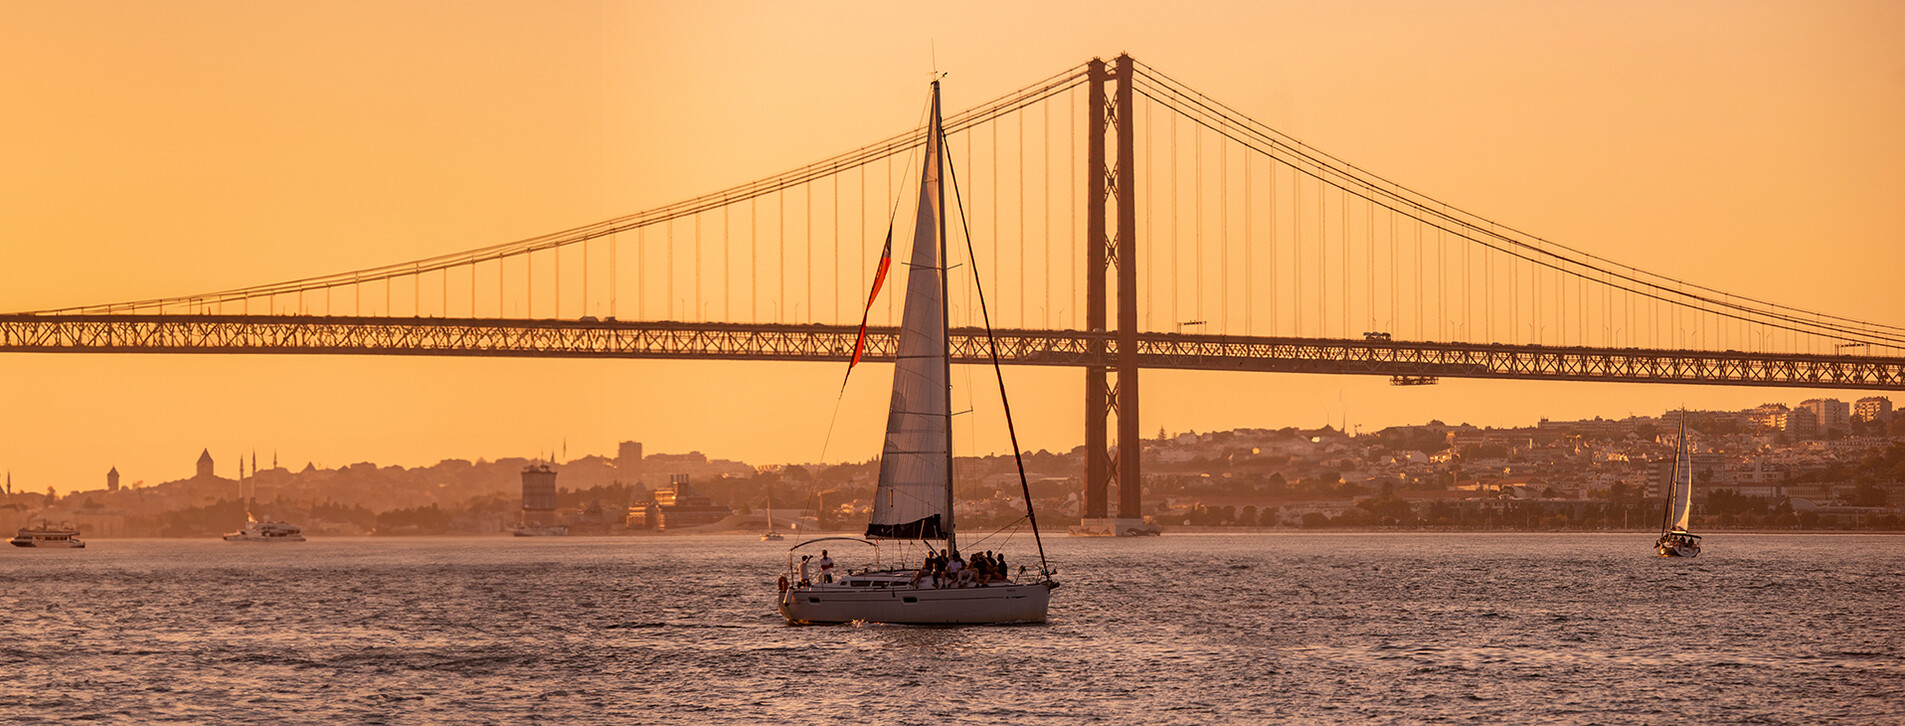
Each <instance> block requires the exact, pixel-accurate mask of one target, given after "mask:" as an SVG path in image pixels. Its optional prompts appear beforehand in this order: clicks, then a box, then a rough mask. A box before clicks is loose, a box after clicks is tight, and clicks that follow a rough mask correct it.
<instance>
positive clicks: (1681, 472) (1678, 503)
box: [1667, 412, 1693, 532]
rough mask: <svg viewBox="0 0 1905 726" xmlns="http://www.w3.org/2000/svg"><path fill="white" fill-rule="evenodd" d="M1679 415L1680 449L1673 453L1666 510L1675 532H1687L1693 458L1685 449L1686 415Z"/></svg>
mask: <svg viewBox="0 0 1905 726" xmlns="http://www.w3.org/2000/svg"><path fill="white" fill-rule="evenodd" d="M1680 415H1681V421H1680V448H1679V449H1678V450H1676V451H1675V452H1674V465H1673V499H1672V501H1671V503H1669V505H1668V507H1669V508H1668V510H1667V516H1668V517H1669V518H1671V519H1672V520H1673V531H1675V532H1685V531H1687V524H1688V521H1689V520H1691V519H1692V518H1693V456H1692V452H1691V451H1690V450H1689V449H1688V448H1687V422H1686V413H1685V412H1682V413H1681V414H1680Z"/></svg>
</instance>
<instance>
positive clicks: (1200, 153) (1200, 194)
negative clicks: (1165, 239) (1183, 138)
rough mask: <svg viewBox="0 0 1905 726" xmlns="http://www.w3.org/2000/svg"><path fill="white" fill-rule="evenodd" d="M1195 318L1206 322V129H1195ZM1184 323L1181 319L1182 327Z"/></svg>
mask: <svg viewBox="0 0 1905 726" xmlns="http://www.w3.org/2000/svg"><path fill="white" fill-rule="evenodd" d="M1191 142H1192V143H1191V179H1192V183H1191V225H1192V227H1191V228H1192V235H1191V295H1192V297H1191V319H1192V320H1196V321H1198V322H1202V321H1203V320H1204V126H1203V125H1202V124H1196V125H1193V126H1191ZM1183 323H1184V321H1182V320H1179V321H1178V324H1179V325H1182V324H1183Z"/></svg>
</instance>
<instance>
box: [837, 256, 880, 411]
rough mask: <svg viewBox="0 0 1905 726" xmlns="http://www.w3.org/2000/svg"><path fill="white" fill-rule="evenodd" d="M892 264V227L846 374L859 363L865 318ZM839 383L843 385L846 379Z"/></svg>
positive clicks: (869, 314)
mask: <svg viewBox="0 0 1905 726" xmlns="http://www.w3.org/2000/svg"><path fill="white" fill-rule="evenodd" d="M892 264H893V229H892V228H891V227H888V228H887V230H886V246H885V247H884V248H881V250H880V269H878V270H875V271H874V273H873V291H872V292H870V293H867V309H866V311H865V312H862V313H861V314H860V337H859V338H857V339H855V340H854V341H853V360H850V361H847V375H853V367H854V366H857V365H859V364H860V354H861V353H863V352H865V351H866V345H867V318H868V317H869V316H871V315H872V314H873V300H874V299H875V298H878V297H879V296H880V286H881V285H883V284H885V283H886V268H887V267H888V266H890V265H892ZM840 385H842V386H845V385H846V381H844V380H843V381H841V382H840Z"/></svg>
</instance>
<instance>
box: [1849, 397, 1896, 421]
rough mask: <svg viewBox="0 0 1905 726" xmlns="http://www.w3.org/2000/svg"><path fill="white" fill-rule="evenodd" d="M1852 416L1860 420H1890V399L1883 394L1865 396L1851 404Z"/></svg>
mask: <svg viewBox="0 0 1905 726" xmlns="http://www.w3.org/2000/svg"><path fill="white" fill-rule="evenodd" d="M1852 417H1853V418H1856V419H1858V420H1860V421H1866V422H1872V421H1878V422H1880V423H1884V422H1888V421H1891V420H1892V399H1889V398H1886V397H1884V396H1867V397H1865V398H1861V399H1859V400H1858V401H1855V402H1853V404H1852Z"/></svg>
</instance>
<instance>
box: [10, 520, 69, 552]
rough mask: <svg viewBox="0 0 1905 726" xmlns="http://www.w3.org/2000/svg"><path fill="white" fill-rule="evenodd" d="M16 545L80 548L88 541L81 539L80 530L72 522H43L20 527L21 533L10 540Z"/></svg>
mask: <svg viewBox="0 0 1905 726" xmlns="http://www.w3.org/2000/svg"><path fill="white" fill-rule="evenodd" d="M8 541H9V542H12V543H13V546H15V547H47V548H52V549H78V548H81V547H85V546H86V543H85V542H83V541H80V539H79V530H78V529H77V528H75V527H73V525H71V524H61V525H60V526H58V527H54V526H53V525H51V524H49V523H46V522H41V523H40V524H39V526H37V527H36V526H33V525H28V526H25V527H21V528H20V532H19V534H16V535H14V536H13V539H11V540H8Z"/></svg>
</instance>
